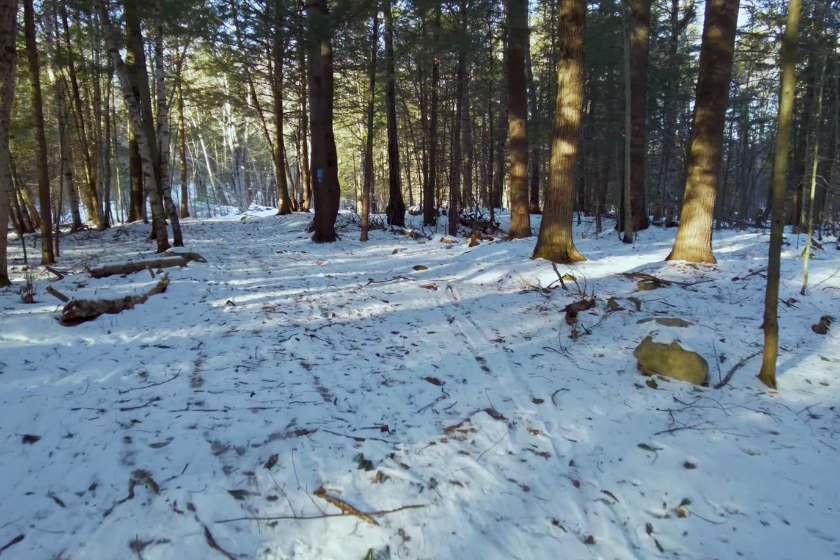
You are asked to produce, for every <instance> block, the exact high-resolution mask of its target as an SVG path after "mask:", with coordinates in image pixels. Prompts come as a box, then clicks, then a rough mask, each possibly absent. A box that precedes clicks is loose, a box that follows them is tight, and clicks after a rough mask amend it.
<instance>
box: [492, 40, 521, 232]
mask: <svg viewBox="0 0 840 560" xmlns="http://www.w3.org/2000/svg"><path fill="white" fill-rule="evenodd" d="M503 34H504V36H503V39H502V43H504V45H503V49H502V52H503V54H502V82H503V83H502V87H501V99H500V100H499V123H498V128H497V129H496V134H497V136H496V138H494V139H493V141H494V142H495V143H496V145H495V153H494V156H495V157H494V159H493V186H492V190H491V192H490V205H491V206H493V207H494V208H501V206H502V190H503V189H504V182H505V160H506V151H505V147H506V144H507V137H508V132H509V128H510V126H509V116H508V105H509V100H508V86H507V83H508V81H509V78H508V70H507V67H508V49H507V43H508V30H507V26H505V29H504V31H503ZM529 221H530V220H529Z"/></svg>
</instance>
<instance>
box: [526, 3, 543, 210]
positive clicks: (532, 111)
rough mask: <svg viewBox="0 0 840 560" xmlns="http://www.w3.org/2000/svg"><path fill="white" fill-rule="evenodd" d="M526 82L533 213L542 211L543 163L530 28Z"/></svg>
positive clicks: (527, 43) (531, 208)
mask: <svg viewBox="0 0 840 560" xmlns="http://www.w3.org/2000/svg"><path fill="white" fill-rule="evenodd" d="M525 23H526V25H527V23H528V14H527V10H526V13H525ZM525 82H526V85H527V88H528V122H529V124H528V131H529V133H530V135H531V140H530V146H529V147H530V149H531V155H530V158H529V165H530V166H531V171H530V173H529V178H528V180H529V181H530V185H531V187H530V190H529V196H528V211H529V212H530V213H531V214H539V213H540V164H541V163H542V162H541V161H540V160H541V159H542V157H541V154H540V153H541V150H540V139H539V134H538V133H539V127H538V124H539V122H540V112H539V107H538V105H537V88H536V85H535V83H534V69H533V65H532V64H531V33H530V29H529V30H528V33H527V35H526V36H525Z"/></svg>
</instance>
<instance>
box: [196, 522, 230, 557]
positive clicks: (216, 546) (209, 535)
mask: <svg viewBox="0 0 840 560" xmlns="http://www.w3.org/2000/svg"><path fill="white" fill-rule="evenodd" d="M202 527H204V539H205V540H206V541H207V546H209V547H210V548H212V549H213V550H218V551H219V552H221V553H222V554H224V555H225V557H226V558H228V560H236V556H234V555H233V554H231V553H230V552H228V551H227V550H225V549H224V548H222V547H221V546H219V543H217V542H216V539H215V538H214V537H213V533H211V532H210V529H208V528H207V525H204V524H203V523H202Z"/></svg>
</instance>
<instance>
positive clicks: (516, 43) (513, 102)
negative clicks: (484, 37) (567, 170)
mask: <svg viewBox="0 0 840 560" xmlns="http://www.w3.org/2000/svg"><path fill="white" fill-rule="evenodd" d="M507 33H508V40H507V85H508V126H509V136H510V149H509V153H510V234H509V237H510V238H511V239H520V238H523V237H530V236H531V216H530V213H529V208H528V132H527V122H528V107H527V104H526V85H527V84H526V80H525V53H526V52H527V49H528V47H527V46H526V42H527V41H528V0H507ZM537 190H538V191H539V189H537ZM537 196H538V198H539V192H538V195H537Z"/></svg>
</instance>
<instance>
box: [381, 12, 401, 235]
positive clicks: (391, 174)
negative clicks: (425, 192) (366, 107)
mask: <svg viewBox="0 0 840 560" xmlns="http://www.w3.org/2000/svg"><path fill="white" fill-rule="evenodd" d="M392 1H393V0H383V1H382V12H383V19H384V23H385V72H386V74H387V76H386V78H385V110H386V112H387V118H388V206H387V207H386V208H385V215H386V217H387V219H388V223H389V224H390V225H392V226H398V227H403V226H405V202H403V196H402V178H401V176H400V146H399V139H398V137H397V76H396V70H395V68H394V18H393V17H392V15H391V3H392Z"/></svg>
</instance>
